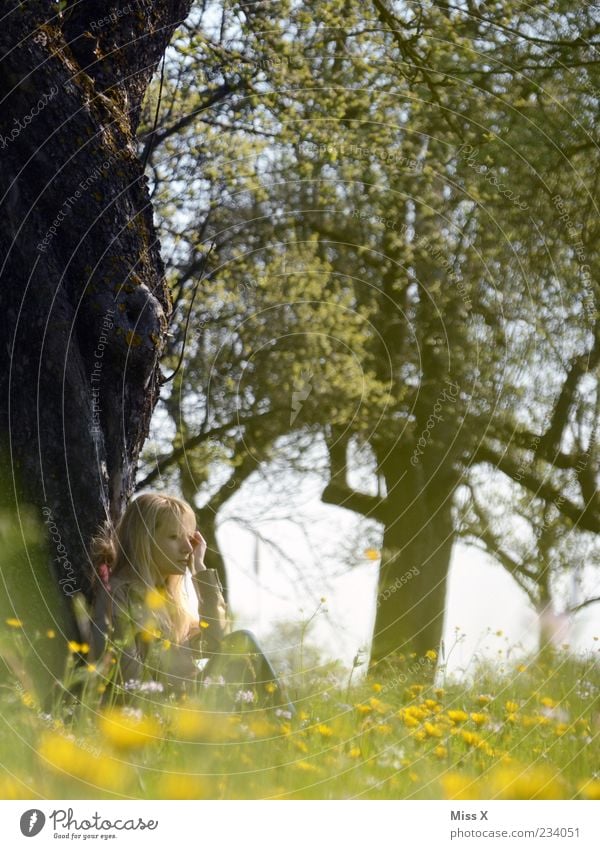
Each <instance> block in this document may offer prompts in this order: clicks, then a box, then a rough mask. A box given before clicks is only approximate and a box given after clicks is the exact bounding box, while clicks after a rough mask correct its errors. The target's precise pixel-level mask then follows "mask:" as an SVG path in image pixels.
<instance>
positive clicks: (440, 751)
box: [433, 746, 448, 760]
mask: <svg viewBox="0 0 600 849" xmlns="http://www.w3.org/2000/svg"><path fill="white" fill-rule="evenodd" d="M433 754H434V755H435V757H436V758H438V760H443V759H444V758H445V757H447V755H448V749H447V748H446V747H445V746H436V747H435V749H434V750H433Z"/></svg>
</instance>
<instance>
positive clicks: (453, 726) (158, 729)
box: [0, 624, 600, 799]
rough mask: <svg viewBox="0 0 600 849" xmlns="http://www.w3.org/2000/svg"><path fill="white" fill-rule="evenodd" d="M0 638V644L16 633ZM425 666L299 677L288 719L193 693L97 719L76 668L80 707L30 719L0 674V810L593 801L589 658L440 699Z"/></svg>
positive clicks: (33, 712)
mask: <svg viewBox="0 0 600 849" xmlns="http://www.w3.org/2000/svg"><path fill="white" fill-rule="evenodd" d="M0 628H1V629H2V631H3V635H4V636H3V639H4V644H5V645H6V644H7V640H10V639H13V640H17V641H18V640H19V638H21V637H22V636H23V635H22V634H20V633H18V632H19V628H18V627H13V628H10V626H5V625H4V624H3V625H2V626H0ZM11 633H12V634H13V635H14V636H13V637H11ZM55 639H56V638H55ZM417 660H418V659H417ZM70 663H71V664H72V663H73V661H70ZM433 666H434V664H433V663H432V662H431V661H423V662H415V658H414V657H412V658H406V659H404V658H402V657H400V658H396V659H395V661H394V663H393V664H389V666H388V668H387V670H386V671H385V672H381V674H380V675H379V676H378V677H375V678H369V679H364V680H363V681H361V682H358V683H357V684H352V686H348V681H347V680H346V681H338V682H337V683H332V678H331V675H326V676H323V675H320V674H319V672H318V670H316V671H312V672H311V671H308V672H304V673H303V674H302V675H301V676H298V677H297V679H296V680H291V681H289V682H288V686H289V689H290V692H291V693H292V695H293V696H294V697H295V701H296V706H297V710H298V715H297V716H296V717H295V718H294V719H293V720H290V719H288V718H286V717H285V716H276V715H275V713H274V712H273V711H260V710H255V709H253V706H252V705H251V704H249V705H247V706H246V709H245V710H244V711H243V712H240V713H236V714H227V713H216V712H211V711H209V710H207V709H206V707H205V706H204V707H203V705H202V702H201V700H200V692H198V693H189V694H188V695H187V696H186V697H185V698H184V699H180V700H177V701H175V700H166V699H165V698H164V696H163V695H162V694H161V693H143V694H140V693H138V694H137V695H136V696H135V698H134V700H133V701H132V703H131V705H130V706H129V707H127V708H123V707H116V706H113V707H112V708H107V707H106V706H105V707H101V703H102V697H103V693H102V692H100V691H102V689H103V679H102V675H101V673H100V672H99V671H98V670H91V671H88V670H87V669H86V668H85V666H84V667H82V668H81V669H80V670H79V671H77V672H76V674H75V673H74V669H73V668H71V669H70V671H69V675H68V677H69V679H70V680H71V681H72V680H73V679H74V677H83V678H84V680H85V682H86V683H85V688H84V690H83V692H82V693H81V697H80V699H79V701H77V700H75V701H74V700H73V698H72V697H69V696H68V695H66V696H64V697H61V698H58V699H57V700H56V704H55V706H54V707H53V709H52V710H51V711H50V712H49V713H44V712H43V711H42V709H41V708H40V707H39V705H38V704H37V703H36V699H35V697H34V695H33V694H32V693H30V692H28V691H27V690H26V689H25V688H24V687H23V686H22V685H21V684H20V683H19V682H18V681H15V680H14V679H11V677H10V676H7V677H5V679H4V681H3V685H2V687H1V688H0V763H1V768H0V798H9V799H10V798H52V799H72V798H140V799H144V798H149V799H152V798H217V799H242V798H244V799H245V798H252V799H254V798H298V799H354V798H364V799H442V798H461V799H468V798H473V799H479V798H486V799H487V798H517V799H529V798H566V799H571V798H599V797H600V774H599V773H598V769H599V764H600V758H599V751H598V740H597V734H598V727H599V724H600V718H599V699H598V694H599V693H600V674H599V670H598V664H597V661H596V660H595V658H594V657H593V656H591V655H590V656H588V657H587V658H584V659H582V658H579V659H574V658H573V657H572V656H569V655H567V654H561V655H556V656H554V657H553V659H552V660H547V661H544V662H542V661H540V660H539V659H538V660H531V661H530V662H529V663H525V662H524V663H522V664H521V665H518V666H514V667H512V668H509V666H508V664H507V663H506V662H505V664H504V669H505V670H509V671H505V672H504V673H503V675H502V676H501V675H500V674H499V672H498V671H497V670H496V668H495V667H492V666H481V667H480V668H479V670H478V671H477V673H476V674H475V676H474V678H473V680H472V681H471V682H470V683H469V684H465V683H460V682H456V681H455V682H452V681H450V682H448V683H446V686H445V687H444V688H443V689H442V688H439V687H436V686H435V685H434V684H433V683H432V682H431V678H432V672H433ZM410 670H413V672H411V671H410ZM414 670H418V672H415V671H414ZM438 680H439V672H438ZM300 682H301V684H302V688H301V689H299V690H298V691H296V686H298V687H300ZM80 692H81V691H80Z"/></svg>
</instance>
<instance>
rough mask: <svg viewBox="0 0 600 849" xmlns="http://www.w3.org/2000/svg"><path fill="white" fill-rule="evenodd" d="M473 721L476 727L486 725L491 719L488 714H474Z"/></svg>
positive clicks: (472, 715)
mask: <svg viewBox="0 0 600 849" xmlns="http://www.w3.org/2000/svg"><path fill="white" fill-rule="evenodd" d="M471 719H472V720H473V722H474V723H475V725H485V724H486V723H487V721H488V719H489V717H488V715H487V713H472V714H471Z"/></svg>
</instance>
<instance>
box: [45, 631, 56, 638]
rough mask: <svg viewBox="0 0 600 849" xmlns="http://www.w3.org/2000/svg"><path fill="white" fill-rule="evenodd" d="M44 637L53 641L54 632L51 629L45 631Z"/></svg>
mask: <svg viewBox="0 0 600 849" xmlns="http://www.w3.org/2000/svg"><path fill="white" fill-rule="evenodd" d="M46 636H47V637H48V639H49V640H53V639H54V638H55V637H56V631H53V630H52V628H48V630H47V631H46Z"/></svg>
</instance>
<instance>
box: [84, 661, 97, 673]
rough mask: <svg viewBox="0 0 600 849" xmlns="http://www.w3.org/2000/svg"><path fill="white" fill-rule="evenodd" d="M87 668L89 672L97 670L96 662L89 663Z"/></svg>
mask: <svg viewBox="0 0 600 849" xmlns="http://www.w3.org/2000/svg"><path fill="white" fill-rule="evenodd" d="M86 669H87V671H88V672H95V671H96V665H95V664H94V663H88V665H87V666H86Z"/></svg>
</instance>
